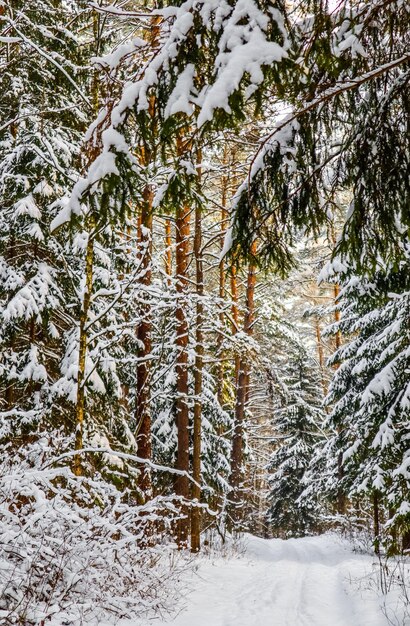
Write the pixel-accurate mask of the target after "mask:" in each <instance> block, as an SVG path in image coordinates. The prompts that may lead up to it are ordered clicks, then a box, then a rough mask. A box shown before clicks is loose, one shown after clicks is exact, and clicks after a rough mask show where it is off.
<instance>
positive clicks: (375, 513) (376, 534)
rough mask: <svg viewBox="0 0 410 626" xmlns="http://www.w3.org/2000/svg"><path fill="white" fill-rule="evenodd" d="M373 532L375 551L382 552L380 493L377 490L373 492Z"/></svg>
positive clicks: (376, 552)
mask: <svg viewBox="0 0 410 626" xmlns="http://www.w3.org/2000/svg"><path fill="white" fill-rule="evenodd" d="M373 533H374V552H375V554H377V555H379V554H380V518H379V494H378V493H377V491H375V492H374V493H373Z"/></svg>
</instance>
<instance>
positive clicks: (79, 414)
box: [73, 222, 94, 476]
mask: <svg viewBox="0 0 410 626" xmlns="http://www.w3.org/2000/svg"><path fill="white" fill-rule="evenodd" d="M93 226H94V223H93V222H92V227H91V228H90V229H89V233H88V241H87V249H86V256H85V290H84V297H83V303H82V308H81V313H80V337H79V350H78V373H77V401H76V406H75V450H81V449H82V448H83V447H84V408H85V382H86V381H85V374H86V371H85V368H86V358H87V343H88V335H87V321H88V313H89V309H90V303H91V294H92V288H93V269H94V228H93ZM73 472H74V474H75V475H76V476H81V475H82V473H83V467H82V463H81V455H80V454H76V455H75V456H74V460H73Z"/></svg>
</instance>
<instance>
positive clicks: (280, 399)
mask: <svg viewBox="0 0 410 626" xmlns="http://www.w3.org/2000/svg"><path fill="white" fill-rule="evenodd" d="M278 330H279V329H278ZM281 334H282V337H281V338H279V345H280V344H282V349H284V350H285V351H286V352H282V355H281V359H280V360H279V362H277V363H275V364H274V365H273V366H272V368H273V372H272V379H273V381H274V382H273V389H274V393H275V394H276V407H275V408H274V414H273V417H272V420H273V428H274V432H275V439H277V441H276V449H275V450H274V452H273V454H272V456H271V459H270V461H269V465H268V470H269V502H270V506H269V510H268V514H267V521H268V523H269V525H270V526H271V527H272V528H273V529H274V530H275V531H276V532H278V531H279V532H281V533H284V534H287V535H293V536H303V535H305V534H308V533H311V532H314V531H317V530H318V529H319V528H320V520H319V512H320V504H319V500H318V494H316V497H314V498H312V497H307V493H306V488H307V487H308V485H307V479H308V474H309V468H310V465H311V462H312V460H313V458H314V456H315V451H316V449H317V448H318V446H322V445H323V430H322V426H323V421H324V413H323V410H322V408H321V402H322V396H321V385H320V372H319V370H318V368H317V365H316V364H315V362H314V361H313V359H312V357H311V356H310V355H309V353H308V352H307V350H306V348H305V347H304V346H303V344H302V341H301V339H300V337H298V335H297V332H295V331H294V330H292V329H291V328H286V325H285V326H284V325H283V324H282V332H281ZM278 352H279V354H280V351H278ZM277 359H278V357H277Z"/></svg>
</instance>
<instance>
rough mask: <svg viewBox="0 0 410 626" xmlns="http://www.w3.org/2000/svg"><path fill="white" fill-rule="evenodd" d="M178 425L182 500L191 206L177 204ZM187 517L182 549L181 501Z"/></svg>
mask: <svg viewBox="0 0 410 626" xmlns="http://www.w3.org/2000/svg"><path fill="white" fill-rule="evenodd" d="M175 226H176V249H175V264H176V292H177V300H176V346H177V358H176V377H177V398H176V424H177V433H178V446H177V460H176V468H177V469H178V470H180V471H183V472H185V473H186V474H185V475H179V476H178V477H177V478H176V480H175V493H176V495H177V496H180V498H181V499H183V500H185V501H187V500H188V498H189V479H188V472H189V409H188V321H187V318H186V314H185V307H186V302H185V296H186V291H187V286H188V275H187V274H188V260H189V235H190V209H189V207H187V206H178V207H177V211H176V222H175ZM181 512H182V514H183V515H184V519H181V520H179V522H178V524H177V528H176V540H177V543H178V546H179V547H180V548H184V547H187V545H188V538H189V530H190V521H189V511H188V506H187V504H186V503H184V504H182V506H181Z"/></svg>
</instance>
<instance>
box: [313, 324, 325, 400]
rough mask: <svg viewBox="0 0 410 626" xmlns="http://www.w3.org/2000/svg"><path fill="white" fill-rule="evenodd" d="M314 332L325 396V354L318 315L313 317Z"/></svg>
mask: <svg viewBox="0 0 410 626" xmlns="http://www.w3.org/2000/svg"><path fill="white" fill-rule="evenodd" d="M315 333H316V345H317V354H318V359H319V368H320V377H321V381H322V389H323V396H324V397H326V396H327V391H328V389H327V383H326V378H325V354H324V350H323V342H322V331H321V329H320V321H319V317H316V318H315Z"/></svg>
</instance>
